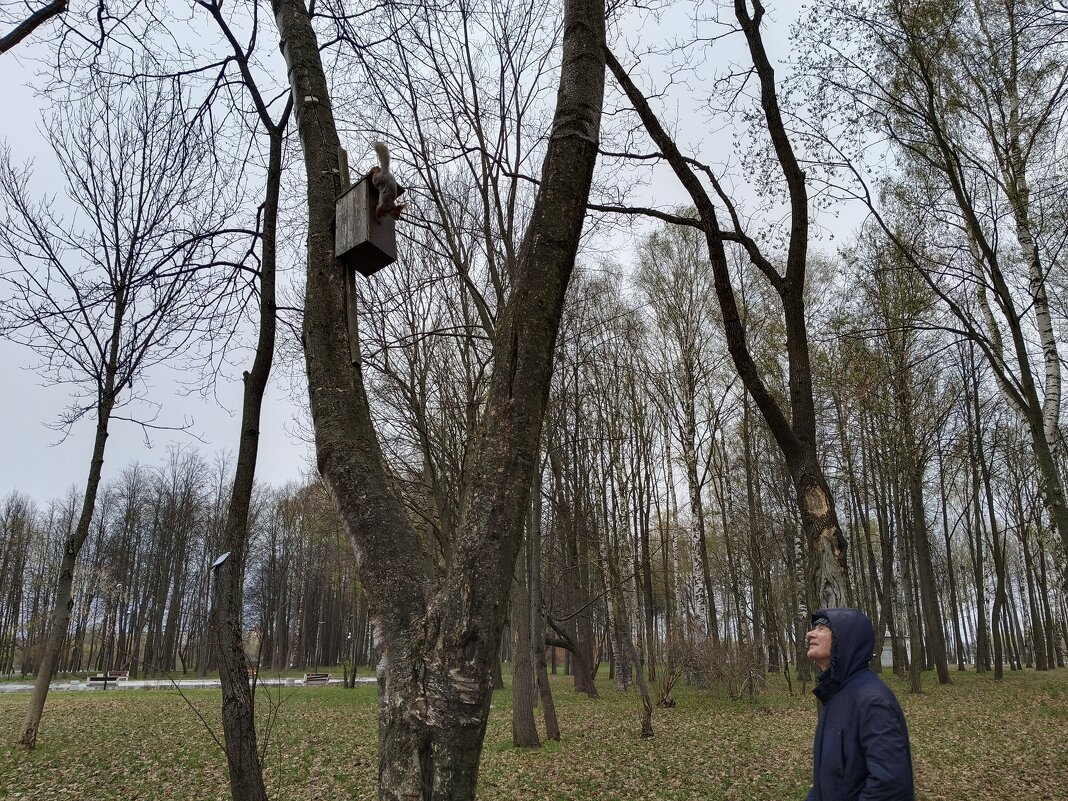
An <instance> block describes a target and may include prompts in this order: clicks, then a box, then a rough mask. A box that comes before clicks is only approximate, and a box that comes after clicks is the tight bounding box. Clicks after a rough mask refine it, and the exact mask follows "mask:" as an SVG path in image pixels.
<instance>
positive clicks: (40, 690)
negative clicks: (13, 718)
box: [18, 312, 122, 748]
mask: <svg viewBox="0 0 1068 801" xmlns="http://www.w3.org/2000/svg"><path fill="white" fill-rule="evenodd" d="M116 320H118V321H121V320H122V314H121V313H119V312H116ZM117 325H118V323H117ZM117 359H118V333H117V332H115V333H114V334H113V337H112V342H111V352H110V354H109V363H110V364H111V365H114V364H115V363H116V362H117ZM114 381H115V372H114V369H113V368H109V370H108V373H107V378H106V384H105V387H104V392H103V395H102V398H103V400H102V402H101V405H100V407H99V408H98V409H97V422H96V436H95V438H94V440H93V458H92V460H91V461H90V462H89V477H88V479H87V480H86V482H85V497H84V498H83V500H82V510H81V514H80V516H79V518H78V525H77V528H76V529H75V530H74V534H73V536H71V537H70V538H69V539H68V540H67V541H66V543H65V545H64V547H63V561H62V562H61V563H60V567H59V584H58V585H57V586H56V598H55V604H54V606H53V608H52V615H51V619H50V625H49V629H48V639H47V641H46V642H45V646H44V653H43V654H42V655H41V661H40V663H39V664H38V666H37V679H36V681H34V684H33V692H32V694H31V695H30V704H29V708H28V709H27V711H26V719H25V721H23V724H22V732H21V734H20V735H19V739H18V744H19V745H21V746H23V747H25V748H33V747H34V746H35V745H37V732H38V729H39V728H40V726H41V717H42V715H43V714H44V705H45V699H47V698H48V687H49V685H50V684H51V682H52V677H53V675H54V674H55V671H56V666H57V665H58V664H59V658H60V653H61V651H62V649H63V642H64V640H66V638H67V628H68V626H69V625H70V616H71V610H72V609H73V607H74V597H73V595H72V591H71V588H72V586H73V584H74V567H75V564H76V563H77V561H78V554H79V553H80V552H81V549H82V545H83V544H84V543H85V538H86V537H87V536H88V535H89V524H90V523H91V522H92V519H93V510H94V509H95V508H96V495H97V491H98V489H99V488H100V476H101V473H102V472H103V469H104V447H105V445H106V444H107V439H108V423H109V422H110V420H111V411H112V409H113V408H114V405H115V396H114V389H113V387H114Z"/></svg>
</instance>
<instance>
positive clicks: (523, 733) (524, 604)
mask: <svg viewBox="0 0 1068 801" xmlns="http://www.w3.org/2000/svg"><path fill="white" fill-rule="evenodd" d="M529 548H530V542H529V540H528V541H527V542H526V543H525V545H524V550H525V551H528V550H529ZM529 556H530V555H529V553H526V554H523V557H522V558H520V559H518V560H516V570H515V581H514V582H513V584H512V613H511V615H510V620H511V626H510V628H511V630H512V743H513V744H514V745H515V746H516V747H519V748H523V747H539V746H541V739H540V738H539V737H538V727H537V725H535V723H534V692H535V681H536V673H535V666H534V658H533V649H534V642H532V641H531V627H532V624H531V617H532V616H531V609H530V592H529V586H530V575H529V574H530V569H531V561H530V558H529ZM536 641H537V640H535V642H536Z"/></svg>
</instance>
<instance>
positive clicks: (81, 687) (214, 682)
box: [0, 676, 376, 693]
mask: <svg viewBox="0 0 1068 801" xmlns="http://www.w3.org/2000/svg"><path fill="white" fill-rule="evenodd" d="M375 681H376V680H375V679H374V678H373V677H370V676H357V677H356V683H357V684H374V683H375ZM256 683H257V684H265V685H267V686H269V687H301V686H303V684H304V679H297V678H270V677H268V678H261V679H259V680H258V681H257V682H256ZM329 683H330V684H336V685H339V686H340V684H341V679H340V678H331V679H330V682H329ZM175 685H177V686H178V687H180V688H181V689H183V690H218V689H220V688H221V686H222V685H221V684H220V683H219V680H218V679H179V678H175V679H174V681H173V682H172V681H171V680H170V679H123V680H121V681H109V682H108V687H107V688H108V690H174V689H176V688H175ZM32 689H33V684H23V683H21V682H0V693H28V692H30V691H31V690H32ZM103 689H104V685H103V684H96V683H94V684H92V685H91V686H90V685H88V684H86V683H85V682H84V681H64V682H52V686H51V687H50V688H49V691H53V690H69V691H73V692H83V691H89V692H97V691H98V690H103Z"/></svg>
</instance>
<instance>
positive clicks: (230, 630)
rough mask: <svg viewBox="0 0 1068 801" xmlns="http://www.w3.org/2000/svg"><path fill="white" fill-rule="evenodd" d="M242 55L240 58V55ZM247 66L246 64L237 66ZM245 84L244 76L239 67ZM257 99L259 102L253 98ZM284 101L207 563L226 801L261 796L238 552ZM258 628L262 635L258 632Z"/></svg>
mask: <svg viewBox="0 0 1068 801" xmlns="http://www.w3.org/2000/svg"><path fill="white" fill-rule="evenodd" d="M242 63H243V62H242ZM245 72H246V73H247V68H246V69H245ZM245 77H246V83H247V85H248V87H249V89H250V91H253V92H254V91H255V90H254V88H253V87H254V84H252V82H251V77H250V76H248V75H246V76H245ZM258 105H260V106H262V103H261V104H258ZM291 108H292V104H291V103H290V104H287V105H286V108H285V110H284V111H283V112H282V117H281V120H280V122H279V123H278V124H274V122H273V121H272V120H271V119H270V117H269V116H267V115H266V112H264V113H263V115H262V119H261V123H262V124H263V125H264V127H265V128H266V129H267V132H268V134H269V136H270V151H269V157H268V158H269V161H268V166H267V189H266V197H265V200H264V205H263V231H262V238H261V259H260V304H259V329H260V330H259V339H258V341H257V343H256V356H255V358H254V360H253V365H252V370H251V371H249V372H246V373H245V376H244V397H243V404H242V410H241V438H240V444H239V445H238V452H237V466H236V468H235V472H234V483H233V488H232V489H231V494H230V504H229V507H228V509H227V513H226V523H225V527H224V530H223V542H224V546H223V547H225V548H227V549H228V551H229V554H230V556H229V559H227V561H226V562H225V563H224V564H223V565H221V566H220V567H219V568H217V569H216V570H215V571H213V572H215V574H216V575H215V576H214V579H215V592H216V594H217V596H216V599H217V603H216V604H215V608H214V609H213V610H212V611H213V614H212V615H211V624H212V629H213V631H214V634H215V638H216V642H217V644H218V656H219V679H220V682H221V684H222V696H223V700H222V722H223V737H224V740H225V743H226V762H227V766H228V768H229V775H230V792H231V795H232V797H233V799H234V801H267V789H266V787H265V786H264V783H263V766H262V765H261V763H260V756H259V752H258V750H257V748H258V739H257V736H256V714H255V712H256V699H255V690H254V685H253V684H252V683H250V675H249V667H250V664H249V661H248V658H247V656H246V655H245V651H244V645H243V638H242V625H241V622H242V609H243V604H242V598H243V591H242V590H243V586H242V585H243V581H244V576H245V556H246V551H247V549H248V536H249V535H248V522H249V508H250V506H251V503H252V491H253V487H254V484H255V477H256V461H257V457H258V454H259V441H260V413H261V410H262V407H263V395H264V392H265V391H266V389H267V381H268V379H269V378H270V374H271V366H272V364H273V361H274V342H275V328H276V319H275V312H276V309H275V266H276V263H277V220H278V198H279V191H280V186H281V180H282V144H283V136H284V133H285V129H286V127H287V125H288V122H289V112H290V109H291ZM265 635H266V632H264V634H263V635H261V636H265Z"/></svg>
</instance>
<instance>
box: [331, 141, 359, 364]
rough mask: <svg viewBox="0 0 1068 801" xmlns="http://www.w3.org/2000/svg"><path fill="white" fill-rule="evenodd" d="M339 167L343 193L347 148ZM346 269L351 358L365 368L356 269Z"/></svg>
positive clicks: (339, 157) (340, 152)
mask: <svg viewBox="0 0 1068 801" xmlns="http://www.w3.org/2000/svg"><path fill="white" fill-rule="evenodd" d="M337 167H338V172H339V173H340V175H341V186H342V190H341V191H342V193H344V192H346V191H348V189H349V186H351V184H350V182H349V154H348V153H346V152H345V148H343V147H339V148H338V149H337ZM343 269H344V270H345V323H346V326H347V328H348V332H349V358H350V359H351V360H352V366H353V367H355V368H356V369H362V368H363V357H362V356H361V354H360V324H359V320H357V318H356V270H355V269H354V268H352V267H343Z"/></svg>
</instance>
